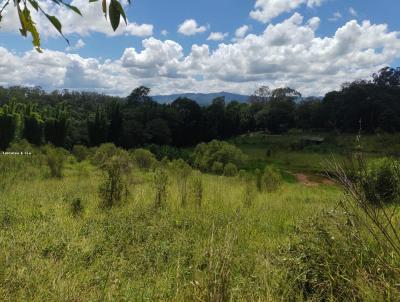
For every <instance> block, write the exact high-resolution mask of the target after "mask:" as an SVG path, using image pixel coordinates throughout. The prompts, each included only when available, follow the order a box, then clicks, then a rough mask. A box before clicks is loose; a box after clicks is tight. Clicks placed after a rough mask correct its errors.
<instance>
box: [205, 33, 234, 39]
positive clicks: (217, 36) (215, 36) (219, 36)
mask: <svg viewBox="0 0 400 302" xmlns="http://www.w3.org/2000/svg"><path fill="white" fill-rule="evenodd" d="M228 35H229V34H228V33H221V32H212V33H210V35H209V36H208V38H207V41H222V40H224V39H225V38H226V37H227V36H228Z"/></svg>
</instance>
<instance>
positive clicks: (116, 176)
mask: <svg viewBox="0 0 400 302" xmlns="http://www.w3.org/2000/svg"><path fill="white" fill-rule="evenodd" d="M101 169H102V170H103V172H104V176H103V182H102V183H101V184H100V186H99V196H100V207H101V208H103V209H110V208H112V207H113V206H116V205H120V204H121V203H122V201H124V200H126V199H127V198H128V194H129V191H128V181H127V175H128V174H129V173H130V171H131V167H130V165H129V156H128V154H127V153H126V152H119V153H118V154H116V155H112V156H111V157H110V158H108V159H107V160H106V161H105V162H104V163H103V164H102V165H101Z"/></svg>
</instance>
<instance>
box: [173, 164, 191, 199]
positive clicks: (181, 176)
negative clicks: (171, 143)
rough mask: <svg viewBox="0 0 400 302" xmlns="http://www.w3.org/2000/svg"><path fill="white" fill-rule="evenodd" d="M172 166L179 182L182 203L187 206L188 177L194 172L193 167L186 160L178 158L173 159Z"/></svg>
mask: <svg viewBox="0 0 400 302" xmlns="http://www.w3.org/2000/svg"><path fill="white" fill-rule="evenodd" d="M172 168H173V171H174V173H175V176H176V181H177V184H178V192H179V195H180V199H181V205H182V206H185V205H186V204H187V195H188V179H189V176H190V174H191V173H192V167H190V166H189V165H188V164H187V163H186V162H185V161H184V160H182V159H178V160H174V161H172Z"/></svg>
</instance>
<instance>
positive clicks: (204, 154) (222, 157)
mask: <svg viewBox="0 0 400 302" xmlns="http://www.w3.org/2000/svg"><path fill="white" fill-rule="evenodd" d="M245 159H246V156H245V155H244V154H243V152H242V151H241V150H240V149H239V148H237V147H235V146H234V145H231V144H229V143H227V142H221V141H217V140H213V141H211V142H210V143H201V144H199V145H197V147H196V148H195V150H194V153H193V162H194V165H195V166H196V167H197V168H199V169H200V170H202V171H207V172H210V171H213V166H214V163H215V162H218V163H221V164H222V166H225V165H227V164H228V163H232V164H235V165H236V166H240V165H242V164H243V162H244V161H245ZM222 172H223V170H222V171H221V172H220V173H222Z"/></svg>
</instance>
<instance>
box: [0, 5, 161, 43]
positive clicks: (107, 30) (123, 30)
mask: <svg viewBox="0 0 400 302" xmlns="http://www.w3.org/2000/svg"><path fill="white" fill-rule="evenodd" d="M70 4H71V5H74V6H76V7H78V8H79V9H80V11H81V12H82V15H83V16H80V15H78V14H76V13H75V12H73V11H71V10H69V9H67V8H66V7H65V6H62V5H56V4H54V2H53V1H51V0H43V1H40V5H41V6H42V8H43V9H44V10H45V11H46V12H48V13H49V14H50V15H54V16H57V18H58V19H59V20H62V30H63V33H64V34H66V35H69V34H78V35H80V36H87V35H89V34H90V33H95V32H97V33H103V34H105V35H107V36H116V35H129V36H139V37H146V36H151V35H153V28H154V27H153V25H152V24H136V23H130V22H129V20H128V24H127V25H125V23H124V21H123V20H122V19H121V23H120V26H119V28H118V29H117V31H116V32H114V31H113V30H112V28H111V25H110V23H109V21H107V20H106V18H105V17H104V15H103V12H102V9H101V1H97V2H92V3H89V1H87V0H72V1H71V3H70ZM123 4H124V7H125V8H127V5H126V3H125V2H123ZM31 14H32V18H33V19H34V21H35V23H36V24H37V27H38V29H39V32H40V33H41V34H42V35H44V36H45V37H49V36H50V37H58V36H59V34H58V32H57V31H56V30H55V29H54V27H53V26H52V25H51V23H50V22H49V21H48V20H47V19H46V17H45V16H43V14H41V13H38V12H36V11H35V10H34V9H32V10H31ZM18 20H19V19H18V15H17V12H16V9H15V8H14V7H13V6H11V5H10V6H9V7H8V8H7V9H6V10H5V12H4V16H3V20H2V26H1V28H0V31H6V32H17V31H18V29H19V28H20V24H19V21H18Z"/></svg>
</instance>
